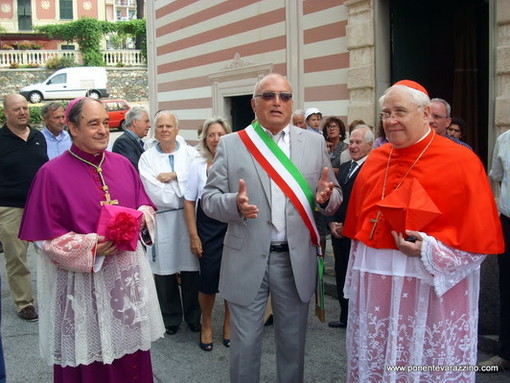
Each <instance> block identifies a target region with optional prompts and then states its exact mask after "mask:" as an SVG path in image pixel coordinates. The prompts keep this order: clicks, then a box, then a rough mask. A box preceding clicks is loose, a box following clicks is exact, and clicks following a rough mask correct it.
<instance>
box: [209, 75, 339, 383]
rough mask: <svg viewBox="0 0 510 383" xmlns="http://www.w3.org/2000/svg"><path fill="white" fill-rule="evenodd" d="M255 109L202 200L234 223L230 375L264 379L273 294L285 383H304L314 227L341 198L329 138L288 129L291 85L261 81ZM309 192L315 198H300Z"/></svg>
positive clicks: (228, 251)
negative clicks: (265, 337) (266, 330)
mask: <svg viewBox="0 0 510 383" xmlns="http://www.w3.org/2000/svg"><path fill="white" fill-rule="evenodd" d="M251 105H252V108H253V111H254V113H255V115H256V118H257V122H255V123H254V124H252V125H251V126H248V127H247V128H246V129H244V130H243V131H240V132H238V133H234V134H230V135H227V136H224V137H222V139H221V141H220V144H219V147H218V150H217V152H216V158H215V161H214V164H213V165H212V167H211V169H210V171H209V177H208V182H207V184H206V186H205V189H204V193H203V195H202V201H203V204H204V210H205V212H206V214H208V215H209V216H211V217H213V218H215V219H217V220H220V221H223V222H227V223H228V230H227V233H226V235H225V240H224V248H223V258H222V262H221V274H220V288H219V289H220V293H221V294H222V295H223V297H224V298H225V299H226V300H227V301H228V303H229V307H230V313H231V314H230V315H231V351H230V378H231V382H242V383H247V382H258V381H259V379H260V356H261V350H262V331H263V317H264V312H265V308H266V301H267V298H268V295H269V293H271V299H272V308H273V315H274V327H275V340H276V360H277V373H278V381H279V382H293V383H295V382H302V381H303V372H304V352H305V351H304V349H305V334H306V324H307V318H308V308H309V302H310V299H311V297H312V295H313V293H314V291H315V286H316V271H317V269H316V255H317V251H318V250H319V247H318V241H319V239H318V236H317V232H316V228H314V224H312V225H310V223H311V222H314V221H313V210H314V209H315V208H316V207H317V208H319V210H321V211H322V212H323V213H324V214H327V215H331V214H333V213H334V212H335V210H336V209H337V208H338V207H339V205H340V203H341V202H342V192H341V190H340V187H339V186H338V183H337V181H336V178H335V176H334V174H333V172H332V171H331V170H330V169H331V164H330V161H329V157H328V155H327V153H326V143H325V141H324V138H323V137H322V136H321V135H318V134H313V133H310V132H307V131H305V130H303V129H299V128H296V127H295V126H292V125H289V122H290V119H291V114H292V87H291V85H290V83H289V82H288V81H287V79H286V78H285V77H283V76H281V75H279V74H270V75H268V76H266V77H264V78H262V79H261V80H260V81H259V82H258V83H257V85H256V86H255V91H254V93H253V98H252V100H251ZM271 138H272V140H271ZM275 143H276V144H275ZM261 157H262V158H261ZM289 158H290V161H289ZM265 162H266V163H269V164H270V166H269V167H267V164H264V163H265ZM271 168H272V169H275V171H274V170H271ZM280 176H281V178H279V177H280ZM282 179H283V183H282ZM296 180H300V181H301V182H299V181H297V183H295V181H296ZM299 185H301V186H299ZM301 188H303V190H305V191H306V190H307V192H308V194H307V195H308V199H302V198H301V194H300V193H301V190H300V189H301ZM304 193H305V194H306V192H304ZM296 196H297V198H296ZM289 198H290V199H289ZM303 201H304V202H303ZM303 211H306V212H305V213H303ZM305 222H306V224H305ZM310 227H312V228H310ZM312 242H313V243H312Z"/></svg>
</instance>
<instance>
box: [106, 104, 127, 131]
mask: <svg viewBox="0 0 510 383" xmlns="http://www.w3.org/2000/svg"><path fill="white" fill-rule="evenodd" d="M100 101H101V102H102V103H103V104H104V107H105V109H106V111H107V112H108V116H109V117H110V129H118V128H120V129H122V130H124V128H125V126H126V120H125V119H126V113H127V112H128V110H129V109H131V106H130V105H129V104H128V103H127V101H126V100H121V99H111V100H100Z"/></svg>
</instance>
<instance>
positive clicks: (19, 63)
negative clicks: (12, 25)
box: [0, 49, 147, 68]
mask: <svg viewBox="0 0 510 383" xmlns="http://www.w3.org/2000/svg"><path fill="white" fill-rule="evenodd" d="M101 53H102V55H103V59H104V61H105V63H106V66H146V65H147V64H146V61H145V59H144V57H143V55H142V53H141V51H140V50H135V49H129V50H108V51H101ZM55 56H56V57H69V56H71V57H74V61H75V62H76V63H77V64H81V63H83V60H82V57H81V53H80V52H79V51H62V50H33V51H19V50H11V51H7V50H5V51H4V50H0V68H16V67H26V66H29V67H45V66H46V62H47V61H48V60H49V59H50V58H52V57H55Z"/></svg>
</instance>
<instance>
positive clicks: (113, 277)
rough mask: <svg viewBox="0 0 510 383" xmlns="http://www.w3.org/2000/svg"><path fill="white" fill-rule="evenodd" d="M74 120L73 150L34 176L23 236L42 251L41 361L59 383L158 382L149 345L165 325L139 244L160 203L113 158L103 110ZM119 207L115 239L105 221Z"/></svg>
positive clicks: (94, 108)
mask: <svg viewBox="0 0 510 383" xmlns="http://www.w3.org/2000/svg"><path fill="white" fill-rule="evenodd" d="M66 114H67V115H68V123H69V131H70V133H71V136H72V137H73V145H72V146H71V149H70V150H69V151H68V152H66V153H64V154H63V155H61V156H59V157H57V158H55V159H53V160H52V161H49V162H48V163H47V164H46V165H45V166H43V167H42V168H41V169H40V171H39V173H38V174H37V176H36V177H35V180H34V183H33V185H32V189H31V192H30V196H29V198H28V202H27V207H26V209H25V213H24V216H23V222H22V225H21V230H20V237H21V238H23V239H25V240H29V241H35V242H36V246H37V247H38V248H39V249H40V251H41V255H40V256H39V257H38V262H39V266H38V270H39V274H38V276H37V277H38V294H39V302H40V314H41V318H40V327H39V329H40V331H39V341H40V350H41V357H42V358H44V360H45V361H46V362H47V363H48V364H53V365H54V369H53V371H54V381H55V382H78V381H79V382H127V381H133V380H135V379H137V380H139V381H143V382H152V381H153V380H152V367H151V358H150V346H151V342H152V341H154V340H156V339H157V338H159V337H162V336H163V334H164V327H163V321H162V318H161V314H160V311H159V305H158V303H157V297H156V289H155V287H154V280H153V278H152V273H151V269H150V265H149V261H148V259H147V257H146V256H145V252H144V248H143V246H142V244H141V243H140V241H137V239H138V235H139V233H138V231H139V230H140V228H143V227H144V226H146V227H147V228H148V231H149V232H150V233H153V232H154V209H153V205H152V202H151V200H150V199H149V197H148V196H147V194H146V193H145V191H144V188H143V185H142V182H141V181H140V177H139V176H138V173H137V172H136V170H135V169H134V168H133V167H132V166H131V165H130V163H129V161H127V160H126V159H125V158H124V157H122V156H120V155H118V154H116V153H110V152H107V151H105V149H106V147H107V145H108V138H109V129H108V114H107V113H106V111H105V109H104V106H103V104H101V103H100V102H99V101H98V100H95V99H92V98H82V99H80V100H79V101H75V102H71V103H70V104H69V106H68V112H67V113H66ZM115 207H117V209H114V208H115ZM119 207H122V208H124V209H122V210H121V211H122V214H123V215H121V213H119V214H118V215H117V216H115V215H114V216H112V217H111V218H110V219H109V220H107V221H106V222H105V225H106V227H107V228H108V231H107V232H109V233H110V234H108V238H109V239H108V240H106V238H105V236H103V235H99V234H97V233H98V232H99V229H98V227H99V225H98V221H99V219H100V217H103V216H104V213H105V212H106V211H110V212H114V211H118V210H119ZM41 212H43V213H44V214H41ZM136 215H139V216H140V217H141V223H137V219H136V218H133V217H134V216H136ZM115 232H116V233H117V234H114V233H115ZM110 235H111V236H110ZM115 238H118V239H115ZM125 241H129V242H131V244H132V246H128V247H126V246H125V244H124V242H125ZM133 249H134V250H133Z"/></svg>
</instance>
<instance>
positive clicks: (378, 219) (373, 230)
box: [369, 211, 382, 239]
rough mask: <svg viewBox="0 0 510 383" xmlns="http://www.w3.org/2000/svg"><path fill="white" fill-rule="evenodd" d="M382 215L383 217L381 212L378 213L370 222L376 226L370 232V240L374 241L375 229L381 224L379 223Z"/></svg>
mask: <svg viewBox="0 0 510 383" xmlns="http://www.w3.org/2000/svg"><path fill="white" fill-rule="evenodd" d="M381 215H382V213H381V211H378V212H377V215H376V217H375V218H372V219H371V220H370V222H371V223H373V224H374V226H372V230H371V231H370V237H369V238H370V239H372V238H373V236H374V233H375V228H376V226H377V224H378V223H379V221H380V220H381Z"/></svg>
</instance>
